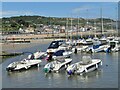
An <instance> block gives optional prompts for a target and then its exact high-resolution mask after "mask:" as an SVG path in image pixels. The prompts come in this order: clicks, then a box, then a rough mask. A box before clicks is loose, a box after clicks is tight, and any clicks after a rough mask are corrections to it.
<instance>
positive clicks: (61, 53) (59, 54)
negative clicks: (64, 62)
mask: <svg viewBox="0 0 120 90" xmlns="http://www.w3.org/2000/svg"><path fill="white" fill-rule="evenodd" d="M63 52H65V50H59V51H57V52H55V53H54V54H53V55H54V56H63Z"/></svg>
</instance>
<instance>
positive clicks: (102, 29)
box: [101, 8, 104, 35]
mask: <svg viewBox="0 0 120 90" xmlns="http://www.w3.org/2000/svg"><path fill="white" fill-rule="evenodd" d="M102 14H103V12H102V8H101V32H102V33H101V34H102V35H104V28H103V16H102Z"/></svg>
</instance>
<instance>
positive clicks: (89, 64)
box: [66, 56, 102, 75]
mask: <svg viewBox="0 0 120 90" xmlns="http://www.w3.org/2000/svg"><path fill="white" fill-rule="evenodd" d="M100 65H102V61H101V60H100V59H91V58H90V57H89V56H83V58H82V61H79V62H77V63H75V64H72V65H70V66H68V67H67V69H66V70H67V74H68V75H72V74H80V75H81V74H84V73H87V72H90V71H93V70H95V69H97V68H99V66H100Z"/></svg>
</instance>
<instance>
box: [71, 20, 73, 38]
mask: <svg viewBox="0 0 120 90" xmlns="http://www.w3.org/2000/svg"><path fill="white" fill-rule="evenodd" d="M72 33H73V30H72V18H71V40H72Z"/></svg>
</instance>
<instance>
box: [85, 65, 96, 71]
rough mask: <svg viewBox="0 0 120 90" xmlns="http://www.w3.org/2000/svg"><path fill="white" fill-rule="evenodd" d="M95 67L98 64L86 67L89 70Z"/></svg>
mask: <svg viewBox="0 0 120 90" xmlns="http://www.w3.org/2000/svg"><path fill="white" fill-rule="evenodd" d="M94 67H96V64H94V65H91V66H89V67H87V68H86V69H87V70H89V69H91V68H94Z"/></svg>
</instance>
